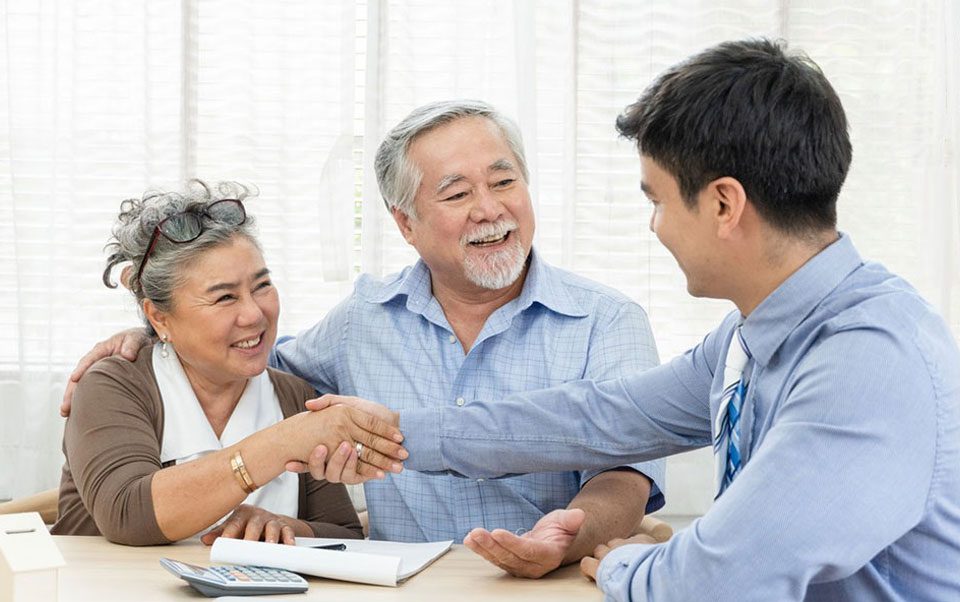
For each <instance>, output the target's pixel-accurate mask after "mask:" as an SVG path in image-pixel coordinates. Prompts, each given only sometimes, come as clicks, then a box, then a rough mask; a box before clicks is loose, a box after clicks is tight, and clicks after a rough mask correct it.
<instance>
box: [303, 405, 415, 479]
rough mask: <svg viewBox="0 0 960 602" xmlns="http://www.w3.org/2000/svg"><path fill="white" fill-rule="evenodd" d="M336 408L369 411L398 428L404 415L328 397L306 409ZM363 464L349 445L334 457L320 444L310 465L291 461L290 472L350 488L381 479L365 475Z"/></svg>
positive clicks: (386, 409) (379, 407) (340, 446)
mask: <svg viewBox="0 0 960 602" xmlns="http://www.w3.org/2000/svg"><path fill="white" fill-rule="evenodd" d="M334 405H344V406H349V407H352V408H354V409H357V410H360V411H362V412H366V413H367V414H371V415H373V416H375V417H377V418H379V419H380V420H382V421H384V422H386V423H387V424H390V425H392V426H397V425H398V424H399V423H400V414H398V413H397V412H393V411H391V410H389V409H388V408H387V407H386V406H383V405H380V404H379V403H376V402H373V401H369V400H366V399H362V398H360V397H350V396H346V395H324V396H322V397H319V398H317V399H311V400H308V401H307V402H306V408H307V409H308V410H311V411H314V412H319V411H321V410H324V409H326V408H329V407H330V406H334ZM363 463H364V462H363V460H362V459H360V458H359V457H358V456H357V452H356V449H355V448H354V447H353V446H352V445H350V443H349V442H347V441H344V442H342V443H340V445H339V447H338V448H337V449H336V450H335V451H334V453H333V454H330V453H329V452H328V450H327V449H326V448H325V447H324V446H322V445H318V446H317V447H316V448H315V449H314V450H313V452H312V453H311V454H310V457H309V458H308V463H307V464H304V463H303V462H288V463H287V465H286V469H287V470H288V471H290V472H307V471H308V470H309V472H310V475H311V476H312V477H313V478H315V479H318V480H320V479H325V480H327V481H329V482H331V483H345V484H347V485H356V484H359V483H365V482H366V481H369V480H370V479H372V478H381V477H377V476H374V475H373V473H370V472H368V473H367V475H366V476H365V475H363V474H361V470H360V465H361V464H363Z"/></svg>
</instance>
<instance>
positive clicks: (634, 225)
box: [0, 0, 960, 514]
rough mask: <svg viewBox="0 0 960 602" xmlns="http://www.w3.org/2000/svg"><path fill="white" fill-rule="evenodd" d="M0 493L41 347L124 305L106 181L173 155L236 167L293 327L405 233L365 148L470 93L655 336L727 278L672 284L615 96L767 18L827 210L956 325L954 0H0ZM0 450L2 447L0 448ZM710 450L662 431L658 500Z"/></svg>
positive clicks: (678, 501)
mask: <svg viewBox="0 0 960 602" xmlns="http://www.w3.org/2000/svg"><path fill="white" fill-rule="evenodd" d="M0 9H2V12H0V36H2V37H3V42H4V43H2V44H0V82H2V83H5V84H6V85H5V86H3V87H2V88H0V274H2V275H3V276H4V277H5V278H6V281H7V283H8V285H7V286H5V287H3V289H2V290H0V326H2V328H0V341H2V345H0V498H3V497H9V496H16V495H21V494H24V493H28V492H31V491H34V490H37V489H41V488H43V487H48V486H52V485H54V484H55V482H56V472H57V467H58V466H59V464H60V462H61V461H62V460H61V458H60V454H59V436H60V428H61V422H60V419H59V418H58V417H57V413H56V406H57V404H58V402H59V397H60V392H61V390H62V385H63V374H64V372H65V371H66V370H67V369H68V368H69V366H71V365H72V363H73V362H74V361H75V359H76V357H78V356H79V354H80V353H82V351H84V350H85V349H87V348H88V347H89V346H90V345H91V344H92V343H93V342H94V341H95V340H97V339H98V338H101V337H104V336H106V335H108V334H109V333H110V332H112V331H114V330H116V329H118V328H120V327H122V326H125V325H129V324H132V323H134V321H135V320H136V318H135V312H134V311H133V310H132V308H131V307H130V303H129V302H128V301H127V300H126V299H125V297H124V294H123V292H119V291H108V290H107V289H105V288H103V287H102V285H100V284H99V271H100V266H101V265H102V261H103V256H102V254H101V253H100V249H101V247H102V245H103V244H104V242H106V238H107V235H108V231H109V225H110V223H111V220H112V218H113V216H114V214H115V211H116V209H117V206H118V204H119V201H120V200H121V199H122V198H125V197H126V196H133V195H137V194H139V193H140V192H141V191H142V190H143V189H144V188H146V187H147V186H148V185H155V184H175V183H176V182H177V181H179V180H182V179H183V178H186V177H192V176H199V177H202V178H204V179H207V180H218V179H240V180H242V181H248V182H252V183H255V184H257V185H258V186H259V187H260V189H261V199H260V200H257V201H254V202H252V203H251V207H250V209H251V213H253V214H255V215H256V216H257V218H258V219H259V223H260V230H261V234H262V238H263V240H264V243H265V246H266V249H267V256H268V257H267V259H268V261H269V263H270V265H271V267H272V269H273V270H274V271H275V273H276V274H277V281H278V284H279V285H280V287H281V291H282V297H283V301H284V310H283V312H284V313H283V318H282V324H281V331H282V332H294V331H296V330H298V329H300V328H303V327H305V326H308V325H309V324H311V323H313V322H314V321H316V320H317V319H319V318H320V317H322V315H323V313H324V312H325V311H326V310H327V309H329V308H330V307H331V306H332V305H333V304H334V303H335V302H336V301H337V300H338V299H339V298H341V297H342V296H343V295H345V294H346V293H347V292H349V290H350V286H351V282H352V280H353V278H354V277H355V275H356V274H357V273H358V272H359V271H365V272H373V273H377V274H383V273H388V272H392V271H395V270H397V269H399V268H400V267H402V266H403V265H405V264H407V263H409V262H410V261H412V260H413V259H414V258H415V254H414V253H413V251H412V250H411V249H409V248H408V247H407V246H406V245H405V244H404V242H403V240H402V239H401V238H400V236H399V235H398V234H397V232H396V228H395V226H394V225H393V222H392V220H391V219H390V217H389V215H388V214H387V212H386V211H385V210H384V208H383V203H382V201H381V200H380V197H379V195H378V193H377V190H376V182H375V178H374V176H373V173H372V161H373V153H374V151H375V150H376V147H377V144H378V143H379V140H380V138H381V137H382V135H383V134H384V133H385V132H386V131H387V130H388V129H389V128H390V127H391V126H392V125H394V124H395V123H396V122H397V121H398V120H399V119H401V118H402V117H403V116H404V115H405V114H406V113H408V112H409V111H410V110H411V109H412V108H414V107H415V106H417V105H420V104H423V103H425V102H429V101H432V100H437V99H444V98H453V97H473V98H481V99H484V100H488V101H490V102H492V103H494V104H495V105H497V106H498V107H500V108H501V109H502V110H504V111H505V112H506V113H508V114H510V115H512V116H514V117H516V118H517V120H518V121H519V122H520V125H521V129H522V130H523V133H524V137H525V142H526V149H527V153H528V159H529V163H530V166H531V170H532V182H531V189H532V191H533V195H534V202H535V205H536V210H537V238H536V244H537V246H538V248H539V249H540V250H541V251H542V252H543V253H544V255H545V256H546V257H547V258H548V259H549V260H550V261H552V262H553V263H555V264H558V265H561V266H564V267H567V268H569V269H572V270H574V271H577V272H579V273H581V274H584V275H586V276H588V277H591V278H595V279H597V280H600V281H602V282H606V283H608V284H611V285H613V286H615V287H617V288H619V289H621V290H623V291H624V292H625V293H627V294H629V295H630V296H631V297H633V298H634V299H636V300H637V301H639V302H640V303H641V304H642V305H643V306H644V307H645V308H646V309H647V311H648V312H649V315H650V318H651V321H652V323H653V328H654V333H655V335H656V338H657V343H658V345H659V348H660V353H661V357H662V358H663V359H669V358H670V357H672V356H673V355H676V354H677V353H680V352H682V351H683V350H684V349H686V348H688V347H689V346H691V345H693V344H695V343H696V342H697V341H699V340H700V338H701V337H702V336H703V335H704V334H705V333H706V332H707V331H708V330H709V329H710V328H711V327H712V326H713V325H714V324H716V322H717V321H718V319H719V317H720V316H722V315H723V314H724V313H725V312H726V311H728V310H729V309H730V305H729V304H727V303H725V302H718V301H709V300H701V299H693V298H691V297H689V295H687V294H686V292H685V284H684V280H683V276H682V274H681V273H680V271H679V270H678V269H677V267H676V265H675V263H674V261H673V259H672V257H671V256H670V255H669V253H668V252H667V251H666V250H665V249H664V248H663V247H662V246H661V245H660V244H659V243H658V242H657V241H656V239H655V238H654V237H653V236H652V235H651V234H650V232H649V231H648V229H647V223H648V219H649V209H648V207H647V204H646V203H645V201H644V200H643V196H642V194H641V192H640V190H639V169H638V162H637V158H636V155H635V150H634V149H633V148H632V146H631V145H630V144H629V143H627V142H625V141H622V140H618V138H617V136H616V133H615V131H614V128H613V120H614V119H615V117H616V115H617V114H618V113H619V112H620V111H621V110H622V109H623V108H624V106H626V105H627V104H629V103H630V102H632V101H633V100H635V99H636V97H637V96H638V95H639V93H640V92H641V90H642V89H643V88H644V87H645V86H646V85H647V84H648V83H649V82H650V80H651V79H652V78H653V77H654V76H655V75H656V74H657V73H658V72H660V71H661V70H662V69H664V68H665V67H667V66H669V65H671V64H672V63H674V62H676V61H678V60H680V59H682V58H683V57H685V56H687V55H689V54H691V53H693V52H696V51H698V50H700V49H702V48H704V47H706V46H708V45H711V44H714V43H716V42H719V41H721V40H725V39H734V38H743V37H748V36H761V35H762V36H768V37H776V38H783V39H785V40H787V41H788V42H789V43H790V44H791V45H792V46H793V47H795V48H801V49H803V50H804V51H806V52H807V53H808V54H809V55H810V56H811V57H812V58H813V59H814V60H816V61H817V62H818V63H819V64H820V65H821V67H822V68H823V70H824V72H825V73H826V74H827V76H828V77H829V78H830V80H831V81H832V82H833V83H834V85H835V87H836V88H837V90H838V92H839V93H840V95H841V98H842V99H843V102H844V104H845V107H846V109H847V113H848V117H849V119H850V122H851V134H852V136H853V142H854V163H853V166H852V169H851V173H850V176H849V178H848V181H847V185H846V187H845V188H844V191H843V193H842V194H841V199H840V205H839V207H840V209H839V214H840V227H841V229H842V230H844V231H845V232H848V233H850V234H851V236H852V237H853V240H854V241H855V242H856V244H857V245H858V247H859V248H860V250H861V252H862V253H863V254H864V255H865V256H866V257H868V258H870V259H876V260H878V261H881V262H883V263H885V264H887V265H888V266H889V267H890V268H891V269H893V270H894V271H896V272H898V273H900V274H902V275H904V276H905V277H907V278H908V279H909V280H910V281H911V282H913V283H914V284H915V285H916V286H917V287H918V288H919V289H920V290H921V291H922V292H923V294H924V295H925V296H926V297H927V298H928V299H929V300H930V301H931V302H932V303H933V304H934V305H936V306H937V307H938V308H939V309H940V310H941V311H942V312H943V313H944V315H945V316H946V317H947V319H948V322H949V324H950V327H951V328H952V330H953V332H954V334H955V335H958V336H960V270H958V267H960V266H958V258H960V209H958V196H960V192H958V191H960V169H958V141H960V124H958V114H960V92H958V72H960V64H958V58H957V56H958V51H960V47H958V41H957V40H958V39H960V12H958V9H957V7H956V5H955V3H954V2H952V1H950V0H908V1H906V2H900V1H897V2H894V1H876V2H859V1H858V2H854V1H847V2H837V1H836V0H806V1H798V0H792V1H788V0H781V1H779V2H772V1H769V0H738V1H735V0H724V1H719V2H718V1H707V0H679V1H678V0H649V1H645V2H631V1H626V0H624V1H619V2H617V1H611V0H539V1H534V0H529V1H527V0H515V1H509V0H482V1H481V0H474V1H469V2H442V1H435V0H371V1H370V2H368V3H356V4H355V3H353V2H346V1H343V2H323V3H317V2H308V1H302V2H283V3H275V4H270V5H267V4H266V3H259V2H254V1H245V2H240V1H233V2H226V1H216V0H183V1H182V2H174V1H170V0H168V1H166V2H149V3H148V2H146V0H141V1H140V2H131V1H129V0H127V1H121V0H117V1H115V2H98V3H96V4H95V6H93V7H91V6H90V5H89V4H88V3H85V2H79V1H77V2H13V1H11V0H0ZM14 467H16V469H14ZM710 478H711V477H710V457H709V453H708V452H705V451H703V452H697V453H694V454H687V455H684V456H679V457H676V458H672V459H671V460H670V463H669V476H668V487H669V491H668V494H669V495H668V499H669V501H668V510H669V511H671V512H676V513H684V514H685V513H690V514H694V513H700V512H703V511H704V510H705V509H706V508H707V507H708V505H709V503H710V499H709V498H710V486H709V482H710Z"/></svg>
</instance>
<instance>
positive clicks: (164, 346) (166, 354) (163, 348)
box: [160, 334, 170, 359]
mask: <svg viewBox="0 0 960 602" xmlns="http://www.w3.org/2000/svg"><path fill="white" fill-rule="evenodd" d="M160 340H161V341H162V342H163V344H162V345H160V357H162V358H163V359H167V358H168V357H170V352H169V351H167V335H166V334H162V335H160Z"/></svg>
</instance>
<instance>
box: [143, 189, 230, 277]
mask: <svg viewBox="0 0 960 602" xmlns="http://www.w3.org/2000/svg"><path fill="white" fill-rule="evenodd" d="M203 218H207V219H209V220H212V221H214V222H217V223H220V224H224V225H227V226H239V225H241V224H243V223H244V222H246V221H247V212H246V211H244V209H243V203H241V202H240V201H239V200H237V199H222V200H219V201H216V202H213V203H210V204H209V205H207V206H206V207H203V208H202V209H200V210H189V211H181V212H180V213H174V214H173V215H171V216H168V217H165V218H163V219H162V220H160V221H159V222H158V223H157V225H156V226H154V228H153V234H152V235H151V236H150V244H149V245H147V252H146V253H144V254H143V259H142V260H141V261H140V269H139V270H137V282H140V276H142V275H143V267H144V266H145V265H147V258H148V257H150V253H152V252H153V249H154V247H156V246H157V240H159V239H160V235H161V234H162V235H163V237H164V238H166V239H167V240H169V241H170V242H175V243H185V242H192V241H194V240H197V238H199V237H200V235H201V234H203V230H204V228H203Z"/></svg>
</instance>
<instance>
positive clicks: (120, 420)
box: [51, 345, 363, 545]
mask: <svg viewBox="0 0 960 602" xmlns="http://www.w3.org/2000/svg"><path fill="white" fill-rule="evenodd" d="M152 357H153V348H152V346H149V345H148V346H146V347H143V348H142V349H140V354H139V356H138V358H137V360H136V361H135V362H129V361H127V360H125V359H123V358H120V357H110V358H106V359H104V360H101V361H99V362H97V363H96V364H95V365H94V366H93V367H92V368H90V369H89V370H88V371H87V373H86V374H85V375H84V377H83V378H82V379H81V380H80V383H79V384H78V386H77V389H76V392H75V393H74V396H73V409H72V411H71V412H70V418H69V419H68V420H67V424H66V427H65V429H64V433H63V452H64V455H65V456H66V458H67V461H66V463H65V464H64V466H63V475H62V478H61V481H60V504H59V505H60V516H59V518H58V520H57V522H56V524H54V525H53V528H52V529H51V532H52V533H54V534H55V535H100V534H101V533H102V534H103V535H104V536H105V537H106V538H107V539H109V540H110V541H113V542H116V543H122V544H127V545H155V544H165V543H170V540H169V539H167V538H166V537H164V535H163V533H162V532H161V531H160V527H159V526H158V525H157V519H156V516H155V514H154V511H153V498H152V497H151V491H150V488H151V482H152V478H153V473H155V472H156V471H158V470H160V469H161V468H164V466H161V463H160V445H161V442H162V441H163V402H162V401H161V399H160V390H159V389H158V388H157V379H156V376H155V375H154V373H153V362H152ZM268 373H269V375H270V380H271V382H272V383H273V387H274V390H275V391H276V393H277V398H278V399H279V400H280V409H281V411H282V412H283V416H284V417H288V416H291V415H293V414H296V413H298V412H301V411H303V402H304V401H306V400H307V399H311V398H312V397H314V396H315V393H314V390H313V388H312V387H311V386H310V385H309V384H308V383H307V382H306V381H304V380H301V379H300V378H297V377H296V376H292V375H290V374H285V373H283V372H277V371H275V370H273V369H269V368H268ZM299 508H300V511H299V513H298V518H300V519H302V520H304V521H307V522H308V523H309V524H310V527H311V528H312V529H313V532H314V535H315V536H317V537H342V538H362V537H363V531H362V529H361V526H360V520H359V519H358V518H357V513H356V511H355V510H354V509H353V505H352V504H351V502H350V497H349V496H348V495H347V490H346V488H345V487H344V486H343V485H342V484H339V483H336V484H334V483H328V482H327V481H316V480H314V479H313V478H311V477H310V476H309V475H300V499H299Z"/></svg>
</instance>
